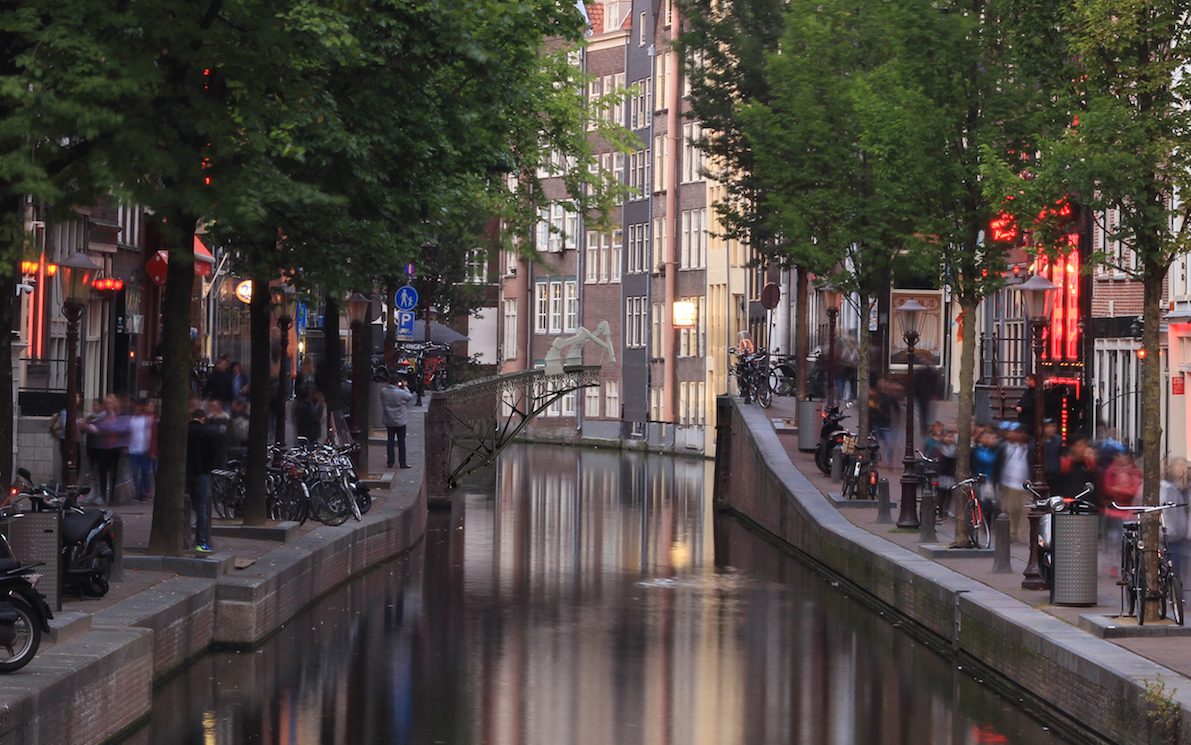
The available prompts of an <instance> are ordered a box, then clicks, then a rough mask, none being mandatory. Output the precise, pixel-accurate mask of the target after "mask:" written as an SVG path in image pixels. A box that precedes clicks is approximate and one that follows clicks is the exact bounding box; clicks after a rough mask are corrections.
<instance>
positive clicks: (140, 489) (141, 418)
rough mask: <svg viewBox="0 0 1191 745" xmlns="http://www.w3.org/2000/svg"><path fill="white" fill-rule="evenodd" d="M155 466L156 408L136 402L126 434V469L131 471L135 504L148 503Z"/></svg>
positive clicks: (146, 403) (149, 403) (151, 404)
mask: <svg viewBox="0 0 1191 745" xmlns="http://www.w3.org/2000/svg"><path fill="white" fill-rule="evenodd" d="M156 465H157V407H156V405H155V404H154V403H153V402H152V401H148V402H137V403H136V404H135V406H134V413H133V415H132V419H131V420H130V423H129V433H128V467H129V468H130V469H131V470H132V496H133V499H135V500H136V501H137V502H142V503H143V502H146V501H148V499H149V494H150V492H151V491H152V488H153V472H154V470H156Z"/></svg>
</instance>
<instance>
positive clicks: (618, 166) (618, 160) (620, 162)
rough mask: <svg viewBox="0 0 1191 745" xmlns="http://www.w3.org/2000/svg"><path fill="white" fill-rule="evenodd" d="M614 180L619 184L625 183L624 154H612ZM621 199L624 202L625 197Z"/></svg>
mask: <svg viewBox="0 0 1191 745" xmlns="http://www.w3.org/2000/svg"><path fill="white" fill-rule="evenodd" d="M612 180H613V181H615V182H616V183H618V184H623V183H624V153H613V154H612ZM621 199H622V201H623V197H622V198H621Z"/></svg>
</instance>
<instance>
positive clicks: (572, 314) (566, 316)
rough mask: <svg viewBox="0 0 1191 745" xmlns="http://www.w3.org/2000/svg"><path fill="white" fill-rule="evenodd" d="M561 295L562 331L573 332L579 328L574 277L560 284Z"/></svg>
mask: <svg viewBox="0 0 1191 745" xmlns="http://www.w3.org/2000/svg"><path fill="white" fill-rule="evenodd" d="M562 294H563V319H562V330H563V331H568V332H569V331H574V330H575V329H577V328H579V282H578V281H576V280H575V278H574V277H568V278H567V279H566V280H565V281H564V282H563V283H562Z"/></svg>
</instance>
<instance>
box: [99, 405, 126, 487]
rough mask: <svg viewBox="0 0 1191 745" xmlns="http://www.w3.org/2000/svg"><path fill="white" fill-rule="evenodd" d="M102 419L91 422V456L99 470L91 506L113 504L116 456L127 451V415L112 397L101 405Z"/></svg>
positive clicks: (116, 474)
mask: <svg viewBox="0 0 1191 745" xmlns="http://www.w3.org/2000/svg"><path fill="white" fill-rule="evenodd" d="M103 407H104V408H103V411H102V415H101V416H98V417H96V418H95V420H94V421H93V422H92V425H93V426H94V427H95V430H96V432H95V454H96V459H97V465H98V469H99V494H98V496H97V497H96V498H95V504H104V503H105V501H106V502H107V503H108V504H115V503H116V483H117V482H118V481H119V479H120V456H121V455H122V454H123V452H124V451H125V450H126V449H127V448H128V438H129V430H130V427H129V420H130V417H129V416H128V412H127V411H125V410H124V409H123V407H122V405H121V402H120V400H119V399H118V398H117V397H116V395H115V394H108V396H107V398H105V399H104V402H103Z"/></svg>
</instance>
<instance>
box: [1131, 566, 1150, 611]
mask: <svg viewBox="0 0 1191 745" xmlns="http://www.w3.org/2000/svg"><path fill="white" fill-rule="evenodd" d="M1133 575H1134V576H1133V591H1134V593H1136V598H1135V600H1134V602H1135V604H1136V606H1137V625H1138V626H1145V625H1146V595H1148V594H1149V589H1150V588H1149V586H1148V585H1146V557H1145V554H1143V553H1141V552H1140V551H1139V552H1138V554H1137V566H1136V567H1134V569H1133Z"/></svg>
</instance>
